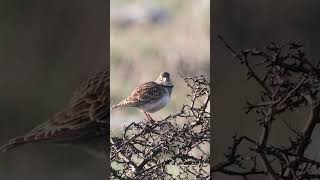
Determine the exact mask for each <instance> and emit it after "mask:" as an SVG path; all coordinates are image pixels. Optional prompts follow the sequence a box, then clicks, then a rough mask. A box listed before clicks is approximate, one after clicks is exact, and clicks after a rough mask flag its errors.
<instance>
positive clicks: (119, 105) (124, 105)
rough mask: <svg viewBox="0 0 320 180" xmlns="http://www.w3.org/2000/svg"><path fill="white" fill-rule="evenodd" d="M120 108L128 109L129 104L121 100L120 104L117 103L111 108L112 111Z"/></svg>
mask: <svg viewBox="0 0 320 180" xmlns="http://www.w3.org/2000/svg"><path fill="white" fill-rule="evenodd" d="M121 107H129V102H128V101H127V100H123V101H121V102H119V103H118V104H116V105H113V106H112V107H111V109H112V110H114V109H117V108H121Z"/></svg>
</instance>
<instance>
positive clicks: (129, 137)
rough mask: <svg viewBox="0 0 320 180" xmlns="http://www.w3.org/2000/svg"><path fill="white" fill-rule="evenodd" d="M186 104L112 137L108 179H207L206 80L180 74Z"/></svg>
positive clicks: (207, 113) (207, 120)
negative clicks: (163, 115)
mask: <svg viewBox="0 0 320 180" xmlns="http://www.w3.org/2000/svg"><path fill="white" fill-rule="evenodd" d="M183 80H184V81H185V83H186V85H187V88H188V89H189V90H190V91H191V92H190V93H189V94H187V98H188V99H189V102H190V103H189V104H185V105H183V106H182V108H181V110H180V111H179V112H177V113H176V114H173V115H169V116H168V117H166V118H164V119H163V120H159V121H156V122H139V123H136V122H133V123H131V124H130V125H128V126H126V127H125V128H124V132H123V135H122V136H121V137H112V138H111V144H112V146H111V172H112V175H111V179H210V176H209V175H210V170H209V169H210V168H209V156H210V151H209V143H210V111H209V96H210V87H209V82H208V81H207V80H206V78H205V77H204V76H194V77H183Z"/></svg>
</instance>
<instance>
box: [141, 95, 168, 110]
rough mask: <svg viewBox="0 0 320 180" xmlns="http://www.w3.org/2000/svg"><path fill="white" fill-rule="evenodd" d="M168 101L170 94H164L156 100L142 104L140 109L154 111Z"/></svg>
mask: <svg viewBox="0 0 320 180" xmlns="http://www.w3.org/2000/svg"><path fill="white" fill-rule="evenodd" d="M169 101H170V95H169V94H166V95H164V96H163V97H161V98H160V99H159V100H157V101H153V102H150V103H147V104H145V105H143V106H142V108H141V109H142V110H143V111H145V112H148V113H154V112H156V111H159V110H160V109H162V108H163V107H165V106H166V105H167V104H168V103H169Z"/></svg>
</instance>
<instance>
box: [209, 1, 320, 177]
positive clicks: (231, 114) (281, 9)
mask: <svg viewBox="0 0 320 180" xmlns="http://www.w3.org/2000/svg"><path fill="white" fill-rule="evenodd" d="M213 2H214V3H213V9H212V11H213V25H212V27H213V31H214V33H213V34H212V40H213V42H212V43H213V69H212V71H213V75H214V77H213V78H214V79H213V81H214V82H213V84H214V88H215V90H214V91H215V92H214V94H215V95H214V99H215V101H214V117H215V125H214V130H213V131H214V137H216V139H215V141H214V143H213V145H214V147H213V148H212V149H213V151H214V153H213V154H214V156H215V158H216V159H217V160H219V159H222V158H223V157H224V156H223V155H224V154H223V153H224V152H226V150H227V146H228V145H230V143H231V142H232V135H234V134H235V133H237V134H238V135H248V136H251V137H258V136H259V129H258V128H259V127H258V126H257V123H256V121H255V117H253V116H250V115H246V114H245V113H244V111H243V109H242V108H243V107H244V106H245V103H246V101H247V100H251V101H253V102H255V100H257V99H256V98H257V97H258V96H257V95H258V94H257V93H258V92H259V90H260V89H258V88H257V86H256V83H254V82H253V81H247V80H246V72H245V69H244V68H242V67H241V66H240V64H239V63H238V61H237V60H235V59H233V57H232V55H231V53H230V52H229V51H228V50H227V49H226V48H225V47H224V45H223V44H222V43H221V42H220V41H219V40H218V39H217V34H220V35H222V36H223V37H224V39H225V40H226V41H228V42H230V43H231V45H232V46H233V47H234V48H235V49H246V48H253V47H257V48H263V47H264V46H265V45H267V43H269V42H271V41H274V42H277V43H281V42H287V41H295V40H296V41H299V42H301V43H303V44H304V45H305V46H306V47H305V49H306V52H307V56H308V57H309V58H310V59H312V60H313V61H318V60H319V55H320V51H319V48H320V44H319V40H320V34H319V31H320V23H319V21H318V19H319V18H320V11H319V8H318V7H319V6H320V2H319V1H315V0H311V1H303V2H302V1H297V0H293V1H292V0H283V1H268V0H261V1H252V0H243V1H237V0H229V1H223V0H215V1H213ZM305 117H306V114H304V113H296V114H293V115H291V116H288V117H287V118H286V120H287V121H288V122H289V123H290V125H292V126H293V127H294V128H295V127H297V128H301V127H302V125H303V124H304V119H305ZM299 120H300V121H299ZM287 134H288V129H287V128H286V127H285V125H284V123H279V124H277V125H276V127H275V130H274V131H273V133H272V141H271V142H273V143H275V144H278V145H281V144H282V143H284V142H287V140H288V139H287V136H286V135H287ZM313 138H314V141H313V143H312V144H311V147H310V149H309V150H308V155H309V157H311V158H317V159H319V156H318V152H319V151H320V144H319V143H318V142H319V139H320V130H319V129H316V130H315V131H314V136H313ZM215 178H216V179H226V180H237V179H242V178H240V177H230V176H225V175H218V174H217V175H216V176H215ZM256 178H257V177H252V178H250V179H256ZM261 179H268V177H264V176H262V177H261Z"/></svg>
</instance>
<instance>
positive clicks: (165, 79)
mask: <svg viewBox="0 0 320 180" xmlns="http://www.w3.org/2000/svg"><path fill="white" fill-rule="evenodd" d="M156 83H158V84H160V85H162V86H168V87H173V84H172V81H171V79H170V74H169V73H168V72H161V73H160V75H159V77H158V79H157V80H156Z"/></svg>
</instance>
